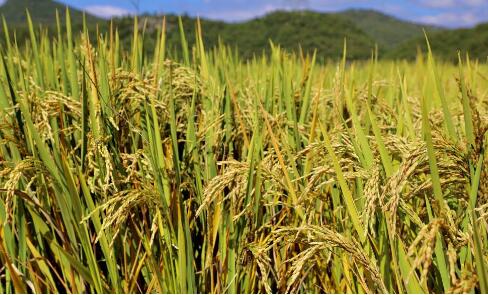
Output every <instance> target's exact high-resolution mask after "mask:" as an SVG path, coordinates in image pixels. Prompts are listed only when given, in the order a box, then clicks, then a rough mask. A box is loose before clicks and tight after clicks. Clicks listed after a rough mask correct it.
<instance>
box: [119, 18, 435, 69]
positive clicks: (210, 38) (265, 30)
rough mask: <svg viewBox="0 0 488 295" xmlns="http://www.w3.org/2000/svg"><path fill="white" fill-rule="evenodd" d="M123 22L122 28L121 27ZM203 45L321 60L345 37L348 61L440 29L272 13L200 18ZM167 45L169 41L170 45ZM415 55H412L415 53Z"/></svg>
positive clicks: (334, 54)
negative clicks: (278, 50) (276, 49)
mask: <svg viewBox="0 0 488 295" xmlns="http://www.w3.org/2000/svg"><path fill="white" fill-rule="evenodd" d="M148 19H149V20H150V21H149V23H150V24H154V25H156V24H158V22H160V20H161V17H160V16H157V17H154V16H149V17H148ZM167 20H168V23H169V26H168V27H169V28H174V30H173V31H172V30H171V29H169V30H168V39H170V40H174V41H175V42H174V44H178V42H179V41H178V40H179V39H178V38H179V34H178V30H177V17H176V16H168V17H167ZM183 22H184V25H185V28H186V29H187V30H186V33H187V35H188V36H189V37H188V40H193V39H194V27H195V19H194V18H191V17H188V16H185V17H183ZM117 23H118V24H119V25H118V27H119V30H121V31H123V30H124V29H123V28H125V33H124V34H122V35H128V36H130V31H129V30H131V29H132V19H130V18H126V19H125V20H122V21H121V20H119V21H118V22H117ZM122 24H123V25H122ZM202 27H203V33H204V38H205V41H206V45H207V47H213V46H215V45H217V44H218V42H219V37H220V39H221V40H223V41H224V43H225V44H228V45H232V46H235V47H237V48H238V50H239V52H240V54H241V56H243V57H245V58H246V57H252V55H254V54H259V53H262V52H263V51H267V50H268V49H269V40H272V41H273V43H275V44H280V45H281V46H282V47H284V48H286V49H292V50H297V49H298V48H302V49H303V50H304V51H305V52H309V53H310V52H312V51H313V50H314V49H317V53H318V57H319V59H328V58H338V57H340V55H341V53H342V49H343V44H344V38H346V39H347V44H348V58H350V59H363V58H368V57H369V56H370V54H371V50H372V48H374V46H375V44H378V46H379V49H380V53H381V55H384V54H385V53H388V52H390V51H392V50H394V49H395V48H397V47H398V46H400V45H401V44H403V43H405V42H408V41H410V40H415V39H418V38H420V37H422V36H423V30H424V29H425V30H426V31H427V32H428V33H429V34H430V33H434V32H441V31H443V29H442V28H439V27H434V26H428V25H422V24H416V23H412V22H408V21H403V20H400V19H397V18H395V17H392V16H389V15H386V14H383V13H380V12H377V11H374V10H346V11H342V12H337V13H319V12H312V11H276V12H272V13H269V14H267V15H265V16H262V17H259V18H255V19H251V20H248V21H244V22H240V23H224V22H221V21H214V20H205V19H202ZM170 43H171V42H170ZM414 52H416V51H415V50H414Z"/></svg>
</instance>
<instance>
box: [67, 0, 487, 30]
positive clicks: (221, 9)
mask: <svg viewBox="0 0 488 295" xmlns="http://www.w3.org/2000/svg"><path fill="white" fill-rule="evenodd" d="M58 1H59V2H63V3H66V4H69V5H73V6H75V7H77V8H80V9H84V10H86V11H88V12H91V13H94V14H97V15H99V16H102V17H107V18H108V17H110V16H120V15H124V14H134V13H135V12H136V11H137V9H136V7H138V8H139V11H140V12H150V13H156V12H158V13H178V14H180V13H187V14H190V15H194V16H200V17H206V18H211V19H220V20H226V21H241V20H246V19H250V18H253V17H256V16H260V15H263V14H265V13H267V12H270V11H273V10H277V9H313V10H317V11H324V12H327V11H337V10H343V9H348V8H370V9H376V10H380V11H383V12H385V13H388V14H391V15H394V16H397V17H400V18H402V19H407V20H411V21H416V22H422V23H429V24H436V25H441V26H446V27H469V26H473V25H475V24H477V23H481V22H488V0H391V1H380V0H371V1H366V0H58ZM137 2H138V3H139V4H138V5H135V3H137Z"/></svg>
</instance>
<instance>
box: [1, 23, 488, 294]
mask: <svg viewBox="0 0 488 295" xmlns="http://www.w3.org/2000/svg"><path fill="white" fill-rule="evenodd" d="M29 25H30V44H29V46H25V47H20V46H18V45H17V42H16V39H15V35H14V34H13V32H11V31H10V33H5V35H4V36H3V38H4V39H5V45H4V46H2V47H1V56H2V59H1V60H0V262H1V263H0V293H12V292H14V293H25V292H42V293H58V292H61V293H72V292H73V293H145V292H147V293H276V292H279V293H329V292H334V293H480V292H482V293H487V292H488V261H487V258H488V257H487V255H488V252H487V251H488V240H487V238H488V237H487V216H488V205H487V201H488V163H487V160H486V156H487V152H486V145H487V130H488V65H487V64H486V62H485V61H480V62H478V61H474V60H470V59H469V56H467V55H465V54H460V55H459V62H458V64H451V63H444V62H442V61H440V60H436V59H435V48H434V53H432V52H431V51H429V52H428V54H420V53H419V55H418V57H417V60H416V61H413V62H406V61H387V60H381V59H378V58H377V55H376V54H375V53H374V51H373V52H372V57H371V60H369V61H348V60H347V43H345V46H344V57H343V58H342V60H339V61H337V62H334V61H330V62H327V63H317V62H316V58H317V57H316V56H315V55H314V54H306V53H301V52H296V53H290V52H285V51H283V50H281V49H280V47H279V46H278V45H274V44H272V43H271V44H270V46H271V48H272V49H271V52H272V53H271V55H269V56H256V57H255V58H254V59H251V60H241V59H240V58H239V56H238V55H237V54H236V53H235V50H232V49H231V48H228V47H226V46H224V45H221V46H220V47H218V48H205V44H203V41H202V34H204V32H203V33H202V29H201V27H200V26H199V24H198V23H197V24H195V30H197V32H198V33H197V34H196V35H197V39H196V40H195V41H196V42H195V46H193V47H192V48H189V46H188V43H187V41H188V40H186V38H185V35H184V34H183V33H182V34H181V50H177V51H176V50H172V49H170V48H167V47H168V46H167V44H166V39H165V31H166V26H165V22H164V20H163V21H162V22H161V26H160V29H159V33H158V39H157V44H156V48H154V50H153V51H154V55H151V56H148V55H147V54H145V52H146V50H145V48H144V45H143V44H144V43H143V41H144V38H145V35H144V23H142V24H141V23H138V22H137V20H136V22H135V24H134V35H133V37H132V46H131V48H123V47H122V46H121V44H120V42H119V36H118V33H117V30H116V29H115V28H114V29H112V30H110V32H109V33H107V34H100V35H99V37H98V38H97V39H96V40H94V39H93V38H92V39H90V37H89V34H88V32H87V31H86V30H85V31H84V32H72V31H71V29H70V28H71V24H70V19H69V16H68V17H67V19H66V20H60V19H58V33H57V37H55V38H52V39H51V38H48V37H47V34H46V33H45V32H44V31H41V30H38V29H36V26H35V25H33V24H32V22H31V21H29ZM180 30H181V32H183V31H184V30H183V29H182V28H181V27H180ZM4 32H9V30H8V28H7V24H5V22H4ZM426 42H428V41H426Z"/></svg>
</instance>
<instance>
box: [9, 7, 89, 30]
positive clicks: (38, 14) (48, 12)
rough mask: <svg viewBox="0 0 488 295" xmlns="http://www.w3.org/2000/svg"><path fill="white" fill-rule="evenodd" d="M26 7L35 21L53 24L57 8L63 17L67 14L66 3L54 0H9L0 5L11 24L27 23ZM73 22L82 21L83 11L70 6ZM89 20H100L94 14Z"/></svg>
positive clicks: (21, 24) (22, 24)
mask: <svg viewBox="0 0 488 295" xmlns="http://www.w3.org/2000/svg"><path fill="white" fill-rule="evenodd" d="M26 9H27V10H28V11H29V13H30V15H31V18H32V21H33V22H34V23H42V24H46V25H53V24H55V23H56V10H58V11H59V14H60V16H61V17H62V18H64V16H65V11H66V5H64V4H61V3H58V2H56V1H53V0H7V2H5V3H4V4H3V5H2V6H0V15H2V16H3V17H5V19H6V21H7V24H8V25H9V26H11V27H12V26H16V25H20V26H24V25H25V24H26V23H27V17H26ZM70 15H71V19H72V21H73V23H80V22H81V21H82V19H83V12H81V11H79V10H76V9H74V8H71V7H70ZM86 17H87V21H88V22H94V21H98V19H97V18H96V17H94V16H92V15H87V16H86Z"/></svg>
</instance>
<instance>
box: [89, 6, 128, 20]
mask: <svg viewBox="0 0 488 295" xmlns="http://www.w3.org/2000/svg"><path fill="white" fill-rule="evenodd" d="M84 10H85V11H86V12H88V13H90V14H93V15H95V16H98V17H101V18H112V17H120V16H125V15H130V14H132V12H131V11H129V10H127V9H124V8H122V7H118V6H112V5H90V6H87V7H85V8H84Z"/></svg>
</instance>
